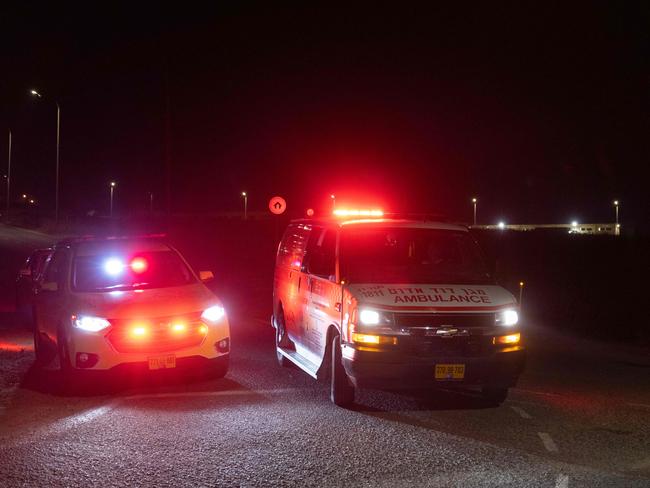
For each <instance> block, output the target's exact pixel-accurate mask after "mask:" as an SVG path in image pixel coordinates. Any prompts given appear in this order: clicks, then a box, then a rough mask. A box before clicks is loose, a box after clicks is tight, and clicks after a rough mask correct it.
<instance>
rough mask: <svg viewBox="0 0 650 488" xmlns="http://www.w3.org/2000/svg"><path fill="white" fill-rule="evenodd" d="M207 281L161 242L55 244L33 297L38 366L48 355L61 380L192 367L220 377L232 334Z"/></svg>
mask: <svg viewBox="0 0 650 488" xmlns="http://www.w3.org/2000/svg"><path fill="white" fill-rule="evenodd" d="M212 278H213V275H212V273H211V272H209V271H202V272H200V273H199V275H198V276H197V275H196V274H195V273H194V271H192V269H191V268H190V266H189V265H188V264H187V262H186V261H185V260H184V259H183V257H182V256H181V255H180V254H179V253H178V251H176V250H175V249H174V248H172V247H171V246H169V245H168V244H166V243H165V242H164V241H163V240H162V239H161V238H160V237H155V236H154V237H151V236H149V237H138V238H102V239H95V238H89V239H77V240H70V241H64V242H60V243H58V244H57V245H56V246H55V248H54V251H53V253H52V255H51V256H50V258H49V260H48V262H47V264H46V267H45V270H44V275H43V277H42V279H41V281H40V283H39V285H38V286H37V289H36V298H35V300H34V348H35V352H36V361H37V364H39V365H45V364H47V363H49V362H50V361H52V360H53V359H54V358H53V356H52V354H50V353H49V351H53V350H54V351H56V353H57V355H58V358H59V363H60V367H61V369H62V370H63V371H64V372H67V373H72V372H75V371H79V370H110V369H113V368H116V367H118V366H132V365H139V366H141V367H143V368H145V369H151V370H157V369H168V368H175V367H177V366H179V367H180V366H183V365H192V364H197V365H198V366H210V365H211V366H212V369H213V372H214V374H215V375H217V376H223V375H225V374H226V371H227V369H228V358H229V352H230V329H229V324H228V319H227V317H226V313H225V310H224V308H223V305H222V304H221V302H220V301H219V299H218V298H217V297H216V296H215V295H214V294H213V293H212V292H211V291H210V290H209V289H208V288H207V287H206V286H205V285H204V283H203V282H205V281H209V280H210V279H212ZM50 346H55V347H50Z"/></svg>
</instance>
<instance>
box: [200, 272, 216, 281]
mask: <svg viewBox="0 0 650 488" xmlns="http://www.w3.org/2000/svg"><path fill="white" fill-rule="evenodd" d="M199 279H200V280H201V281H202V282H203V283H207V282H208V281H212V280H213V279H214V273H213V272H212V271H199Z"/></svg>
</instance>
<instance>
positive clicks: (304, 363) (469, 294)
mask: <svg viewBox="0 0 650 488" xmlns="http://www.w3.org/2000/svg"><path fill="white" fill-rule="evenodd" d="M335 214H336V215H335V217H334V218H326V219H320V220H319V219H304V220H296V221H292V223H291V224H290V225H289V226H288V228H287V230H286V232H285V233H284V236H283V238H282V241H281V243H280V245H279V248H278V252H277V258H276V266H275V277H274V286H273V316H272V325H273V327H274V328H275V340H276V353H277V358H278V361H279V363H280V364H281V365H284V366H286V365H291V364H293V365H296V366H298V367H299V368H300V369H302V370H303V371H304V372H306V373H307V374H309V375H310V376H312V377H313V378H321V377H325V378H328V379H329V381H330V389H331V399H332V401H333V402H334V403H335V404H337V405H341V406H345V405H349V404H350V403H352V402H353V401H354V395H355V388H364V387H367V388H378V389H403V388H417V389H420V388H425V389H435V388H455V387H470V386H471V387H478V389H479V391H480V392H481V393H482V394H483V395H484V396H485V397H486V398H487V399H489V400H490V401H492V402H495V403H500V402H502V401H503V400H504V399H505V398H506V396H507V393H508V388H509V387H512V386H514V385H515V383H516V381H517V378H518V376H519V375H520V373H521V372H522V370H523V367H524V362H525V350H524V346H523V344H522V337H521V329H520V323H519V310H518V304H517V301H516V299H515V298H514V297H513V295H512V294H511V293H510V292H508V291H507V290H505V289H504V288H502V287H500V286H498V284H497V283H496V282H495V280H494V278H493V277H492V275H491V274H490V272H489V271H488V268H487V267H486V265H485V261H484V259H483V256H482V253H481V250H480V248H479V246H478V244H477V243H476V241H475V240H474V238H473V237H472V236H471V235H470V233H469V232H468V230H467V228H465V227H462V226H457V225H450V224H446V223H435V222H424V221H414V220H401V219H389V218H384V217H383V214H382V212H381V211H378V210H377V211H374V210H368V211H364V210H339V211H336V212H335Z"/></svg>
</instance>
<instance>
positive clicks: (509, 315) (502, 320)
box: [496, 310, 519, 327]
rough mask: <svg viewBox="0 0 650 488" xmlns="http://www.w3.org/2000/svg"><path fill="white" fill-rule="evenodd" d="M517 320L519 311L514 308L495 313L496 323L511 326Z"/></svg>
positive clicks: (515, 323)
mask: <svg viewBox="0 0 650 488" xmlns="http://www.w3.org/2000/svg"><path fill="white" fill-rule="evenodd" d="M518 322H519V313H518V312H517V311H516V310H503V311H501V312H499V313H497V315H496V324H497V325H503V326H506V327H512V326H514V325H517V323H518Z"/></svg>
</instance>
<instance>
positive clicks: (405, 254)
mask: <svg viewBox="0 0 650 488" xmlns="http://www.w3.org/2000/svg"><path fill="white" fill-rule="evenodd" d="M340 264H341V276H342V277H343V278H344V279H345V280H347V281H348V282H350V283H466V284H488V283H493V282H494V280H493V279H492V277H491V276H490V273H489V272H488V269H487V267H486V265H485V262H484V260H483V256H482V253H481V250H480V248H479V247H478V244H477V243H476V241H475V240H474V239H473V238H472V237H471V236H470V235H469V234H468V233H467V232H461V231H451V230H439V229H419V228H401V227H392V228H386V227H371V228H358V227H357V228H347V229H344V230H343V231H342V233H341V245H340Z"/></svg>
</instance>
